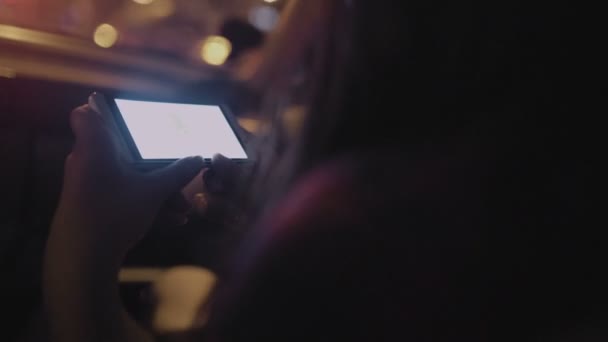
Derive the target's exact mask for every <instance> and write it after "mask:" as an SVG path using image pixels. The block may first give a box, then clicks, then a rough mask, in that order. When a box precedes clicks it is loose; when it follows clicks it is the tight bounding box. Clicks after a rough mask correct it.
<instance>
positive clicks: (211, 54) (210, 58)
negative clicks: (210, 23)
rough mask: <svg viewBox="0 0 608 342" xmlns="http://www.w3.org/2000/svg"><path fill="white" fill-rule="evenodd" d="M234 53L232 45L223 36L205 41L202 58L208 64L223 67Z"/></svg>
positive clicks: (212, 37) (211, 37)
mask: <svg viewBox="0 0 608 342" xmlns="http://www.w3.org/2000/svg"><path fill="white" fill-rule="evenodd" d="M231 52H232V44H231V43H230V41H229V40H228V39H226V38H224V37H222V36H210V37H208V38H207V39H205V40H204V41H203V45H202V47H201V58H202V59H203V61H205V62H206V63H207V64H211V65H216V66H219V65H222V64H224V63H226V60H227V59H228V56H230V53H231Z"/></svg>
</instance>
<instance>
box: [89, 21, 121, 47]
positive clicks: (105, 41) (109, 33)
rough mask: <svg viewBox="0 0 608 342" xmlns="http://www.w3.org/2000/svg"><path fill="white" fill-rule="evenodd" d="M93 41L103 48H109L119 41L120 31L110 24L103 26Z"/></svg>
mask: <svg viewBox="0 0 608 342" xmlns="http://www.w3.org/2000/svg"><path fill="white" fill-rule="evenodd" d="M93 41H95V44H97V45H99V46H101V47H102V48H109V47H112V46H114V44H116V41H118V30H116V28H115V27H114V26H112V25H110V24H101V25H99V26H98V27H97V29H96V30H95V33H94V34H93Z"/></svg>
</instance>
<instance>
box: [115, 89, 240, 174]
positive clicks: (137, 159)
mask: <svg viewBox="0 0 608 342" xmlns="http://www.w3.org/2000/svg"><path fill="white" fill-rule="evenodd" d="M116 99H120V100H130V101H142V102H153V103H172V104H186V105H204V106H217V107H219V108H220V111H221V112H222V115H224V118H225V119H226V121H227V122H228V125H229V126H230V128H231V129H232V132H233V133H234V135H235V136H236V138H237V140H238V142H239V144H240V145H241V148H243V150H244V151H245V154H246V155H247V158H230V159H231V160H232V161H234V162H237V163H248V162H251V161H252V158H251V156H252V154H251V151H250V150H249V148H248V146H247V144H245V143H244V140H243V136H242V134H241V133H240V131H241V130H242V128H241V129H240V130H239V129H237V127H240V126H239V124H238V122H237V120H236V117H235V116H234V115H233V114H232V112H231V111H230V108H229V107H228V106H227V105H225V104H219V103H211V102H209V101H195V100H187V101H166V100H152V99H150V98H143V97H137V96H107V97H106V102H107V103H108V106H109V108H110V112H111V114H112V117H113V119H114V121H115V123H116V126H117V127H118V130H119V133H120V135H121V136H122V138H123V140H124V142H125V144H126V145H127V148H128V149H129V153H130V155H131V157H132V158H133V161H134V163H136V164H139V165H140V166H143V167H151V168H155V166H163V165H167V164H170V163H173V162H175V161H177V160H179V159H144V158H143V157H142V156H141V153H140V151H139V149H138V148H137V144H136V143H135V140H134V139H133V136H132V135H131V132H130V131H129V128H128V126H127V123H126V122H125V120H124V118H123V115H122V113H121V112H120V109H119V108H118V105H117V104H116ZM212 157H213V156H203V158H204V159H205V161H206V162H207V163H210V162H211V158H212Z"/></svg>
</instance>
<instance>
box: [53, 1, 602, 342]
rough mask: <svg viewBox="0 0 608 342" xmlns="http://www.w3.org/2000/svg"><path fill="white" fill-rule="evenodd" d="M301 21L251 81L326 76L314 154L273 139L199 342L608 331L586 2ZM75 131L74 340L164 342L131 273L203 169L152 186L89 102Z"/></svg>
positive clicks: (385, 10) (335, 14)
mask: <svg viewBox="0 0 608 342" xmlns="http://www.w3.org/2000/svg"><path fill="white" fill-rule="evenodd" d="M287 11H288V14H287V17H286V18H288V19H285V21H284V22H283V23H282V24H280V25H279V27H280V28H279V32H281V34H280V35H277V36H273V37H270V38H269V39H268V42H267V45H266V47H265V52H266V53H267V55H265V56H269V57H268V58H267V59H266V58H264V59H261V60H259V61H258V64H257V65H256V66H255V67H248V68H243V70H244V71H243V74H242V75H243V78H245V79H248V80H253V82H252V84H253V85H254V86H256V87H258V89H260V90H261V91H262V92H263V93H265V94H266V95H265V98H266V102H267V103H268V104H269V105H268V107H269V108H281V104H282V103H286V102H287V103H288V102H289V99H291V98H293V97H296V96H295V95H294V94H292V93H291V91H290V90H291V89H293V88H292V87H290V85H292V81H293V78H292V77H291V76H293V75H296V74H297V72H298V70H299V68H300V67H302V66H308V67H309V69H308V75H309V77H308V79H307V81H306V82H304V83H303V85H302V84H301V85H300V87H298V91H300V92H302V93H300V94H298V95H297V97H299V98H301V99H302V98H303V99H305V100H306V101H305V102H306V104H307V106H306V115H305V119H304V120H305V121H304V124H303V127H302V130H301V131H300V132H298V134H297V136H296V137H295V139H294V140H295V142H293V143H291V144H290V143H289V142H290V141H291V140H282V139H275V140H271V141H270V142H271V143H275V145H274V146H270V147H268V148H267V149H268V150H267V152H268V153H267V155H268V156H269V157H267V158H266V159H265V160H264V162H263V163H262V165H261V166H260V167H261V171H260V173H259V174H258V176H257V177H258V180H257V182H258V186H257V187H255V188H254V190H256V191H257V192H255V193H256V197H255V198H256V200H258V201H260V203H261V204H258V205H257V206H256V207H257V211H256V212H258V215H257V216H258V218H257V220H256V221H255V222H252V223H251V224H252V225H253V229H252V230H251V232H250V234H249V236H247V237H246V238H245V239H244V241H243V244H242V246H241V249H240V250H239V252H238V253H237V255H235V256H234V261H233V263H232V268H231V272H230V274H229V275H227V276H226V277H224V278H223V279H220V280H219V284H218V286H217V290H216V291H215V293H214V294H213V299H212V300H211V301H210V302H208V303H207V305H205V307H203V308H201V317H202V318H201V319H200V320H198V321H197V323H198V324H195V325H194V326H193V327H192V331H191V332H189V333H187V334H185V335H184V336H181V338H182V339H184V340H191V341H197V340H208V341H250V340H254V341H263V340H272V341H337V340H344V341H346V340H348V341H388V340H396V341H461V340H467V341H489V340H492V341H513V340H518V341H532V340H538V339H549V340H554V339H561V340H565V341H568V340H571V341H581V340H583V338H584V336H583V335H582V334H581V329H582V331H585V329H586V328H588V327H589V326H590V325H594V324H599V323H598V322H602V319H605V316H603V315H605V313H606V312H605V308H602V307H601V304H603V302H602V301H601V300H600V299H601V298H600V297H598V295H597V294H598V293H600V292H599V291H598V290H599V289H601V288H602V286H603V285H602V283H601V282H600V281H599V278H598V277H594V276H593V275H594V273H593V272H592V270H593V269H594V268H595V267H597V264H596V263H597V262H598V261H596V263H594V262H593V260H602V259H599V258H598V256H599V255H593V254H594V253H595V251H596V250H595V249H592V248H587V244H588V243H589V242H590V241H588V240H585V239H584V238H583V236H584V234H582V233H581V234H576V233H575V231H576V229H577V228H578V226H579V225H580V224H581V222H582V220H581V216H582V214H583V213H582V208H583V207H584V205H585V203H583V202H582V199H581V198H583V196H582V193H581V191H582V185H581V184H580V183H579V182H580V177H581V175H582V174H583V172H585V170H583V169H582V168H581V167H582V166H581V164H579V163H576V162H574V160H576V158H575V157H576V153H577V150H576V145H574V144H573V143H572V141H576V137H577V136H578V134H577V128H576V125H572V124H571V122H565V121H563V120H562V116H564V115H567V114H569V113H571V112H572V110H573V108H574V103H575V101H574V99H573V98H572V97H568V96H566V95H570V94H572V93H573V92H572V91H571V90H572V87H573V84H572V83H571V82H572V79H571V78H570V75H571V74H570V72H571V71H570V70H569V69H568V66H569V65H570V62H571V60H570V57H571V56H570V51H569V49H568V45H569V44H570V42H568V41H566V40H565V37H566V36H564V35H562V34H561V32H562V30H563V29H564V25H565V24H564V22H563V20H564V17H565V13H566V8H565V7H561V5H559V4H552V6H551V7H545V6H544V5H543V4H541V3H539V2H529V1H526V2H523V1H518V0H516V1H499V2H492V3H487V2H483V3H481V2H475V1H465V2H449V1H430V2H429V1H425V2H403V1H396V0H378V1H373V2H371V1H363V0H349V1H343V0H336V1H326V0H318V1H317V0H314V1H313V0H308V1H293V2H292V3H291V4H290V8H289V9H288V10H287ZM277 56H279V58H278V59H276V58H277ZM307 56H312V58H311V59H307ZM307 60H309V61H311V62H310V63H306V62H305V61H307ZM294 61H298V62H299V63H294ZM300 62H301V63H300ZM288 76H289V77H288ZM277 112H281V111H280V110H277ZM72 126H73V129H74V132H75V135H76V139H77V143H76V146H75V149H74V152H73V153H72V155H71V156H70V157H69V159H68V161H67V164H66V175H65V184H64V191H63V195H62V200H61V204H60V206H59V208H58V210H57V213H56V217H55V221H54V224H53V227H52V232H51V236H50V238H49V241H48V246H47V255H46V261H45V263H46V269H45V279H46V280H45V284H46V285H45V288H46V289H45V292H46V295H45V296H46V304H47V308H48V312H49V314H50V318H51V327H52V331H53V335H54V337H55V338H56V340H58V341H151V340H153V339H154V338H153V337H152V335H151V334H150V333H149V332H147V331H145V330H143V329H142V328H141V327H139V326H138V325H137V324H136V323H135V322H134V321H133V320H131V319H130V318H129V317H128V315H127V314H126V313H125V312H124V310H123V308H122V306H121V303H120V299H119V297H118V294H117V291H116V286H117V284H116V274H117V272H118V269H119V267H120V264H121V261H122V258H123V257H124V254H125V253H126V252H127V251H128V250H129V249H130V248H131V247H132V246H133V245H134V244H135V243H136V242H137V241H138V240H139V239H140V238H141V236H143V235H144V234H145V233H146V231H147V229H148V227H149V225H150V224H151V223H152V222H153V221H154V218H155V216H156V213H157V212H158V210H159V209H160V208H161V207H162V205H163V203H164V202H165V201H166V200H167V198H169V197H170V196H171V195H172V194H174V193H175V192H178V191H180V190H181V189H182V188H183V187H184V186H185V185H186V184H188V183H189V182H190V181H191V180H192V178H193V177H195V176H197V175H198V174H199V172H200V170H201V168H202V166H203V165H202V161H201V160H200V159H197V158H190V159H186V160H183V161H180V162H178V163H176V164H174V165H172V166H170V167H168V168H167V169H164V170H160V171H158V172H157V173H154V174H147V175H141V174H138V173H136V172H134V171H133V170H130V169H129V167H128V166H127V165H123V164H121V163H119V162H118V161H117V160H116V152H115V151H113V149H112V139H113V136H112V133H111V131H110V130H109V129H108V128H107V127H106V124H105V122H104V119H103V118H102V117H100V116H99V115H98V114H97V113H94V112H92V111H91V110H90V109H89V108H87V107H82V108H79V109H77V110H76V111H75V112H74V113H73V114H72ZM582 284H584V286H583V285H582ZM583 290H584V291H583ZM207 317H208V320H207ZM204 323H206V324H204ZM596 336H597V335H596Z"/></svg>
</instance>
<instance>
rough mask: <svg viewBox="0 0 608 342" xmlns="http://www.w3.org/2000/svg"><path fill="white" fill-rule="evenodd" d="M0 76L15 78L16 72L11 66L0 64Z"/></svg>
mask: <svg viewBox="0 0 608 342" xmlns="http://www.w3.org/2000/svg"><path fill="white" fill-rule="evenodd" d="M0 77H4V78H15V77H17V72H16V71H15V70H14V69H12V68H8V67H3V66H0Z"/></svg>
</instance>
